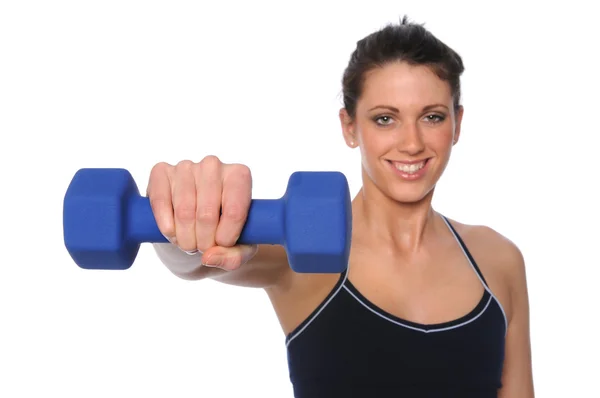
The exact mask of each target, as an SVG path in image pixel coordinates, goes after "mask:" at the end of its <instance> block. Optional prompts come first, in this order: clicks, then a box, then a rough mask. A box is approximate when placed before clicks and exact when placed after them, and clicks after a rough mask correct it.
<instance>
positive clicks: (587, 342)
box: [0, 0, 600, 398]
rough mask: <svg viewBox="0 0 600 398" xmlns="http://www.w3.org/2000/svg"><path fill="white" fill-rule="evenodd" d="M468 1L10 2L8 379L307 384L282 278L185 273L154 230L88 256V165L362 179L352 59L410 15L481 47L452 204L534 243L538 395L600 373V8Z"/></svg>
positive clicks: (452, 172)
mask: <svg viewBox="0 0 600 398" xmlns="http://www.w3.org/2000/svg"><path fill="white" fill-rule="evenodd" d="M469 3H470V2H466V1H463V2H459V1H452V2H441V1H440V2H438V3H434V2H423V1H387V2H383V1H380V2H375V1H368V2H367V1H362V2H357V3H351V2H348V1H344V2H338V3H335V4H334V3H333V2H325V1H319V2H316V3H314V4H309V3H306V2H294V3H291V2H272V3H271V4H267V3H265V2H257V1H251V2H242V1H240V2H238V3H231V2H193V1H187V2H184V1H162V2H161V1H130V0H119V1H107V0H104V1H62V0H60V1H59V0H56V1H37V2H34V1H25V0H19V1H3V2H2V3H1V5H0V134H1V137H2V141H1V144H0V162H2V164H1V168H0V173H1V174H2V175H1V185H0V187H1V188H0V189H1V194H0V200H1V207H0V209H1V210H2V226H3V228H2V241H3V242H2V257H1V260H0V396H1V397H10V398H12V397H50V396H52V397H59V396H60V397H86V398H92V397H109V396H110V397H115V398H116V397H143V396H157V397H179V398H184V397H211V398H217V397H291V396H292V394H291V386H290V383H289V379H288V373H287V363H286V353H285V345H284V336H283V334H282V332H281V330H280V329H279V324H278V322H277V320H276V318H275V317H274V314H273V312H272V310H271V307H270V304H269V302H268V301H267V298H266V296H265V294H264V293H263V292H262V291H260V290H252V289H244V288H237V287H231V286H226V285H222V284H218V283H216V282H213V281H203V282H185V281H182V280H178V279H177V278H175V277H174V276H172V275H171V274H170V273H169V272H168V271H167V270H166V269H165V268H164V267H163V266H162V265H161V264H160V263H159V261H158V259H157V257H156V256H155V254H154V252H153V250H152V248H151V247H150V246H148V245H144V246H143V247H142V250H141V253H140V256H139V258H138V261H137V262H136V263H135V264H134V266H133V267H132V268H131V269H130V270H129V271H126V272H118V271H115V272H92V271H84V270H80V269H79V268H78V267H77V266H76V265H75V264H74V263H73V262H72V261H71V259H70V257H69V255H68V253H67V252H66V250H65V248H64V244H63V240H62V200H63V195H64V192H65V190H66V188H67V186H68V184H69V182H70V179H71V178H72V176H73V174H74V173H75V171H76V170H77V169H78V168H81V167H124V168H127V169H129V170H131V172H132V173H133V174H134V176H135V178H136V180H137V181H138V184H139V187H140V190H141V191H144V190H145V187H146V183H147V178H148V175H149V171H150V169H151V167H152V166H153V165H154V164H155V163H156V162H159V161H168V162H177V161H178V160H181V159H193V160H199V159H201V158H202V157H203V156H205V155H207V154H217V155H219V156H220V157H221V158H222V160H224V161H227V162H242V163H246V164H248V165H249V166H250V167H251V169H252V171H253V175H254V178H255V183H254V185H255V192H254V194H255V196H256V197H263V198H270V197H278V196H279V195H281V194H282V193H283V191H284V189H285V186H286V184H287V179H288V177H289V174H290V173H292V172H293V171H296V170H340V171H343V172H344V173H346V175H347V176H348V178H349V180H350V183H351V189H352V193H353V194H354V193H356V192H357V190H358V189H359V187H360V184H361V181H360V159H359V156H358V151H351V150H350V149H348V148H347V147H346V146H345V145H344V143H343V141H342V136H341V131H340V128H339V123H338V119H337V111H338V109H339V107H340V105H341V97H340V95H339V94H340V90H341V85H340V79H341V75H342V72H343V69H344V68H345V66H346V63H347V61H348V57H349V55H350V53H351V51H352V50H353V48H354V45H355V42H356V41H357V40H359V39H360V38H362V37H363V36H365V35H366V34H368V33H370V32H372V31H373V30H375V29H378V28H380V27H382V26H383V25H384V24H385V23H387V22H391V21H397V20H398V19H399V18H400V17H401V16H402V15H403V14H405V13H406V14H408V15H409V17H411V18H412V19H413V20H415V21H417V22H425V23H426V26H427V27H428V28H429V29H430V30H432V32H433V33H434V34H436V35H437V36H438V37H440V38H441V39H442V40H444V41H445V42H446V43H448V44H449V45H450V46H452V47H453V48H455V49H456V50H457V51H458V52H459V53H460V54H461V55H462V56H463V59H464V62H465V65H466V72H465V74H464V78H463V87H464V88H463V90H464V105H465V109H466V111H465V119H464V126H463V133H462V137H461V141H460V143H459V145H457V146H456V147H455V152H454V153H453V158H452V160H451V164H450V166H449V168H448V170H447V172H446V174H445V175H444V176H443V179H442V181H441V182H440V184H439V186H438V189H437V191H436V198H435V206H436V208H437V210H439V211H441V212H442V213H444V214H446V215H447V216H449V217H452V218H455V219H457V220H459V221H462V222H466V223H477V224H487V225H489V226H492V227H493V228H494V229H496V230H498V231H499V232H501V233H503V234H505V235H506V236H508V237H509V238H511V239H512V240H513V241H515V242H516V243H517V244H518V245H519V247H520V248H521V250H522V251H523V253H524V255H525V258H526V261H527V272H528V279H529V289H530V296H531V321H532V343H533V357H534V377H535V385H536V391H537V393H538V396H540V397H566V396H570V397H577V396H590V394H591V393H593V392H594V391H597V375H598V371H600V366H599V365H598V360H597V359H598V356H600V347H599V343H598V341H599V338H598V332H597V330H598V329H597V328H596V327H595V324H596V323H597V319H598V306H599V305H600V300H599V299H598V296H597V294H596V287H597V284H598V278H599V277H600V273H599V272H598V268H599V266H600V260H598V250H597V248H598V243H599V242H598V232H597V228H598V227H597V225H598V222H599V221H600V220H599V217H598V202H599V199H600V196H599V195H598V194H597V193H595V190H596V189H597V181H598V179H597V176H596V175H595V174H594V171H595V170H598V166H597V162H596V161H595V160H594V159H593V156H594V155H595V154H596V153H597V151H598V150H597V148H598V147H597V145H598V143H599V141H598V135H599V133H600V129H599V127H598V126H599V123H598V112H599V110H598V107H599V106H600V103H599V101H598V93H599V89H600V85H599V77H598V76H599V71H598V64H597V63H596V62H595V59H596V58H597V48H598V45H597V40H598V37H600V29H599V28H598V24H597V21H596V18H595V15H596V14H595V13H593V12H592V10H591V6H584V4H585V3H587V2H583V1H581V2H578V1H569V2H560V3H559V2H556V3H553V4H555V5H549V2H540V3H539V5H538V4H537V2H531V1H519V2H515V3H514V4H509V3H508V2H506V1H504V2H498V3H497V5H490V4H491V3H489V2H485V7H489V8H484V6H483V5H474V2H473V3H471V4H469ZM481 4H484V2H482V3H481ZM589 4H592V2H589Z"/></svg>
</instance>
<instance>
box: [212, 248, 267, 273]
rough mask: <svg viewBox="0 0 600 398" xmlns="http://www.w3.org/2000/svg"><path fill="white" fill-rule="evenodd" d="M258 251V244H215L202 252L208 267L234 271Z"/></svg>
mask: <svg viewBox="0 0 600 398" xmlns="http://www.w3.org/2000/svg"><path fill="white" fill-rule="evenodd" d="M257 252H258V245H236V246H233V247H222V246H215V247H213V248H211V249H209V250H208V251H206V252H204V253H203V254H202V260H201V261H202V264H203V265H204V266H206V267H216V268H221V269H223V270H226V271H234V270H236V269H238V268H240V267H241V266H242V265H244V264H246V263H247V262H248V261H250V259H252V257H254V256H255V255H256V253H257Z"/></svg>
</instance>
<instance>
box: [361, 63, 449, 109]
mask: <svg viewBox="0 0 600 398" xmlns="http://www.w3.org/2000/svg"><path fill="white" fill-rule="evenodd" d="M359 102H360V103H362V105H363V106H372V105H384V104H385V105H392V106H396V107H399V108H406V107H410V106H417V107H419V108H422V107H423V106H426V105H429V104H432V103H442V104H447V105H448V106H450V104H451V103H452V91H451V90H450V85H449V84H448V83H447V82H445V81H443V80H441V79H440V78H439V77H438V76H437V75H436V74H435V73H434V72H433V71H432V70H431V68H429V67H427V66H423V65H409V64H407V63H405V62H394V63H390V64H387V65H385V66H383V67H381V68H375V69H373V70H371V71H369V72H368V73H367V74H366V75H365V80H364V83H363V90H362V95H361V99H360V101H359ZM360 105H361V104H359V106H360Z"/></svg>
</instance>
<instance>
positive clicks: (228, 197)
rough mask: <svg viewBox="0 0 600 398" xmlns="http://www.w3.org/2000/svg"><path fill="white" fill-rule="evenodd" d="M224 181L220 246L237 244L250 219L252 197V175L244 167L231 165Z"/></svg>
mask: <svg viewBox="0 0 600 398" xmlns="http://www.w3.org/2000/svg"><path fill="white" fill-rule="evenodd" d="M228 169H229V170H228V171H227V172H226V174H225V178H224V181H223V197H222V199H221V201H222V210H221V213H222V214H221V220H220V221H219V226H218V227H217V232H216V236H215V242H216V244H217V245H219V246H226V247H230V246H233V245H235V244H236V242H237V240H238V239H239V237H240V234H241V233H242V229H243V228H244V224H245V223H246V219H247V217H248V210H249V208H250V203H251V196H252V175H251V173H250V169H249V168H248V167H246V166H244V165H231V167H229V168H228Z"/></svg>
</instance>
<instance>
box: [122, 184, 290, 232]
mask: <svg viewBox="0 0 600 398" xmlns="http://www.w3.org/2000/svg"><path fill="white" fill-rule="evenodd" d="M126 217H127V218H126V219H125V220H124V222H125V223H126V228H125V231H126V238H127V240H129V241H130V242H135V243H166V242H168V241H167V239H166V238H165V237H164V236H163V234H162V233H161V232H160V230H159V229H158V225H157V223H156V218H155V217H154V213H153V211H152V207H151V206H150V200H149V199H148V198H147V197H145V196H136V197H133V198H131V199H130V200H129V208H128V212H127V213H126ZM284 218H285V214H284V201H283V199H253V200H252V201H251V204H250V209H249V211H248V217H247V219H246V223H245V224H244V227H243V229H242V234H241V235H240V238H239V239H238V242H237V243H240V244H283V241H284V228H285V219H284Z"/></svg>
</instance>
